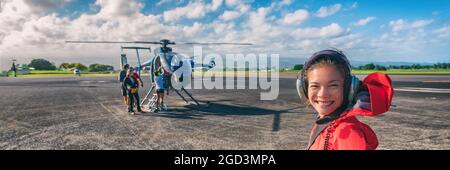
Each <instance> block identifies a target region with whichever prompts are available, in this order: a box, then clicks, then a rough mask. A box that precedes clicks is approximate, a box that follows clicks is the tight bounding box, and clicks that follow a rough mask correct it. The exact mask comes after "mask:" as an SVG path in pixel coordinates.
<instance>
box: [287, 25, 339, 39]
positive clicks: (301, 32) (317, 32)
mask: <svg viewBox="0 0 450 170" xmlns="http://www.w3.org/2000/svg"><path fill="white" fill-rule="evenodd" d="M342 33H344V30H343V29H342V28H341V26H339V24H336V23H332V24H330V25H327V26H324V27H321V28H315V27H313V28H311V27H309V28H299V29H297V30H295V31H294V32H292V35H293V36H295V37H296V38H298V39H302V38H329V37H335V36H339V35H341V34H342Z"/></svg>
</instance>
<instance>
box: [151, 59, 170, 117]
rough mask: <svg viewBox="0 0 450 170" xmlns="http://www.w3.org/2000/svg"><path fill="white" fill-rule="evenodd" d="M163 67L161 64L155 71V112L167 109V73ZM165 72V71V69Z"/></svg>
mask: <svg viewBox="0 0 450 170" xmlns="http://www.w3.org/2000/svg"><path fill="white" fill-rule="evenodd" d="M163 70H164V69H163V68H162V67H161V66H159V67H158V69H156V71H155V72H154V76H155V87H156V108H155V110H154V112H155V113H156V112H158V111H159V110H160V109H163V110H167V108H166V107H165V105H164V91H165V87H164V86H165V82H166V81H165V79H166V78H165V75H164V74H163ZM164 72H165V71H164Z"/></svg>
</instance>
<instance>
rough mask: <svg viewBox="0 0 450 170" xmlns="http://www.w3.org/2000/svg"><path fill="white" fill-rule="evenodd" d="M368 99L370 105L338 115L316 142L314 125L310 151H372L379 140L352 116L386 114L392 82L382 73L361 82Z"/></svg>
mask: <svg viewBox="0 0 450 170" xmlns="http://www.w3.org/2000/svg"><path fill="white" fill-rule="evenodd" d="M363 86H365V87H367V91H368V92H369V98H370V106H368V108H362V107H358V106H355V107H353V108H352V109H348V110H346V111H344V112H343V113H341V117H340V118H338V119H336V120H334V121H333V122H331V123H330V124H329V125H327V126H326V127H325V128H323V130H322V131H320V132H316V133H319V134H318V135H317V137H316V138H315V139H312V138H313V134H314V132H315V131H316V130H317V127H318V126H317V124H315V125H314V127H313V130H312V131H311V135H310V141H311V142H310V143H311V144H310V146H309V148H308V149H311V150H374V149H376V148H377V146H378V139H377V136H376V135H375V133H374V132H373V130H372V129H371V128H370V127H369V126H367V125H366V124H364V123H362V122H360V121H359V120H358V119H356V117H355V116H357V115H361V116H375V115H378V114H382V113H384V112H387V111H389V108H390V106H391V101H392V96H393V94H394V90H393V88H392V83H391V79H390V78H389V77H388V76H387V75H386V74H383V73H372V74H370V75H368V76H367V77H366V78H365V79H364V80H363Z"/></svg>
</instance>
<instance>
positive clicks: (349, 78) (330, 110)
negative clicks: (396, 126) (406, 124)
mask: <svg viewBox="0 0 450 170" xmlns="http://www.w3.org/2000/svg"><path fill="white" fill-rule="evenodd" d="M350 68H351V67H350V63H349V62H348V60H347V58H346V56H345V55H344V54H343V53H342V52H340V51H337V50H324V51H320V52H317V53H315V54H313V56H312V57H311V58H310V59H309V60H308V61H306V62H305V66H304V68H303V69H304V70H303V72H302V74H301V75H300V76H299V79H298V80H297V90H298V93H299V95H300V97H301V98H302V99H303V100H304V102H305V103H307V105H311V106H312V107H313V108H314V109H315V110H316V111H317V113H318V118H317V120H316V123H315V124H314V126H313V129H312V131H311V134H310V140H309V146H308V149H312V150H357V149H358V150H359V149H362V150H371V149H376V148H377V146H378V139H377V136H376V135H375V133H374V132H373V130H372V129H371V128H370V127H369V126H368V125H366V124H364V123H362V122H360V121H359V120H358V119H356V117H355V116H356V115H364V116H374V115H378V114H381V113H384V112H386V111H388V110H389V107H390V103H391V100H392V95H393V88H392V85H391V80H390V79H389V77H388V76H387V75H385V74H382V73H373V74H371V75H369V76H367V77H366V78H365V79H364V81H363V82H361V81H359V80H358V79H357V78H356V77H355V76H353V75H352V74H351V73H350V71H351V69H350Z"/></svg>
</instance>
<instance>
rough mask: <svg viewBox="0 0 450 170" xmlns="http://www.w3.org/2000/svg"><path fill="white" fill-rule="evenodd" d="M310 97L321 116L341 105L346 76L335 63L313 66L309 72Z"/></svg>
mask: <svg viewBox="0 0 450 170" xmlns="http://www.w3.org/2000/svg"><path fill="white" fill-rule="evenodd" d="M307 77H308V99H309V102H310V103H311V105H312V106H313V107H314V109H315V110H316V111H317V112H318V113H319V116H320V117H323V116H325V115H328V114H330V113H331V112H333V111H334V110H336V109H337V108H338V107H339V106H341V104H342V102H343V93H344V77H343V76H342V75H341V74H340V73H339V71H338V70H337V69H336V67H335V66H333V65H324V66H319V67H317V68H313V69H312V70H310V71H309V72H308V73H307Z"/></svg>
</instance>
